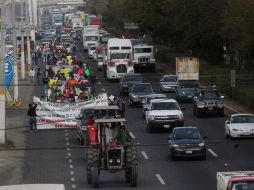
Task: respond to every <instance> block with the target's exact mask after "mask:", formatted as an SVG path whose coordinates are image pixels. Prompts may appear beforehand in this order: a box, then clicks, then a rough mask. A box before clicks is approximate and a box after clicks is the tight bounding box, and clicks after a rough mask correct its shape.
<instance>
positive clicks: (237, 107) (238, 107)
mask: <svg viewBox="0 0 254 190" xmlns="http://www.w3.org/2000/svg"><path fill="white" fill-rule="evenodd" d="M157 72H158V73H160V74H162V75H163V74H175V69H174V68H173V66H171V65H170V64H167V63H158V64H157ZM224 105H225V108H226V109H225V114H226V115H230V114H234V113H254V110H252V109H250V108H248V106H246V105H243V104H241V103H239V102H237V101H235V100H232V99H231V98H230V97H228V96H227V95H225V99H224Z"/></svg>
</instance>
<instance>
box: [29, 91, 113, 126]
mask: <svg viewBox="0 0 254 190" xmlns="http://www.w3.org/2000/svg"><path fill="white" fill-rule="evenodd" d="M33 100H34V102H35V103H36V104H37V108H36V114H37V115H38V116H37V129H56V128H76V119H75V117H76V116H78V115H79V114H80V111H81V109H82V108H86V107H94V106H108V97H107V94H105V93H104V94H101V95H99V96H97V97H95V98H93V99H91V100H89V101H85V102H75V103H66V102H65V103H57V102H46V101H42V100H40V98H38V97H34V98H33Z"/></svg>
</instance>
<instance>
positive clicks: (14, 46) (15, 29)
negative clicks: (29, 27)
mask: <svg viewBox="0 0 254 190" xmlns="http://www.w3.org/2000/svg"><path fill="white" fill-rule="evenodd" d="M11 11H12V31H13V64H14V66H13V67H14V81H13V85H14V100H17V99H18V97H19V87H18V81H19V78H18V61H17V28H16V27H17V26H16V14H15V1H14V0H12V1H11Z"/></svg>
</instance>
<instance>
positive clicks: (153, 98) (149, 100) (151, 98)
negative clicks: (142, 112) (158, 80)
mask: <svg viewBox="0 0 254 190" xmlns="http://www.w3.org/2000/svg"><path fill="white" fill-rule="evenodd" d="M166 98H167V97H165V96H161V97H160V96H157V97H147V98H146V103H147V104H150V102H151V100H155V99H166Z"/></svg>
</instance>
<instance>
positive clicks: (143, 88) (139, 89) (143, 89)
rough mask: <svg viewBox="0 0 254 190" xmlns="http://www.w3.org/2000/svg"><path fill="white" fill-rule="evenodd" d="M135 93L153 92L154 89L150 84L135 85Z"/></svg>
mask: <svg viewBox="0 0 254 190" xmlns="http://www.w3.org/2000/svg"><path fill="white" fill-rule="evenodd" d="M133 92H153V88H152V86H151V85H149V84H141V85H135V86H134V87H133Z"/></svg>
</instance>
